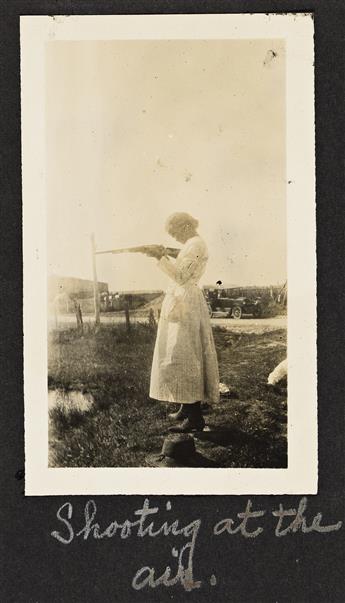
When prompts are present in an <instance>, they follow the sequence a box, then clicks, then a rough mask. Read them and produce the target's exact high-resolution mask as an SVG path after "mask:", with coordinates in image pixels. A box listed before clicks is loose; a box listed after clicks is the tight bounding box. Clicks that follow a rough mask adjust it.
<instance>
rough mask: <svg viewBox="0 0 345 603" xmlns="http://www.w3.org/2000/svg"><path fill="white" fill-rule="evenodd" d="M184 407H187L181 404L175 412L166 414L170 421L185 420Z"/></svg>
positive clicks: (186, 415)
mask: <svg viewBox="0 0 345 603" xmlns="http://www.w3.org/2000/svg"><path fill="white" fill-rule="evenodd" d="M186 406H188V405H187V404H181V405H180V408H179V409H178V411H177V412H170V413H169V414H168V417H169V418H170V419H173V420H174V421H183V419H187V417H188V414H187V411H186Z"/></svg>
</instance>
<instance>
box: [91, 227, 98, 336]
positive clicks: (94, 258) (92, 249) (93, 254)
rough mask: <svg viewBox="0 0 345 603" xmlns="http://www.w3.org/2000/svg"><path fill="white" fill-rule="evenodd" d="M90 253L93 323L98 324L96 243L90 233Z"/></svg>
mask: <svg viewBox="0 0 345 603" xmlns="http://www.w3.org/2000/svg"><path fill="white" fill-rule="evenodd" d="M91 254H92V273H93V299H94V304H95V325H99V324H100V303H99V291H98V280H97V270H96V245H95V236H94V234H93V233H92V235H91Z"/></svg>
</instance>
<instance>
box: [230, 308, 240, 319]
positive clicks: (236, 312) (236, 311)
mask: <svg viewBox="0 0 345 603" xmlns="http://www.w3.org/2000/svg"><path fill="white" fill-rule="evenodd" d="M241 316H242V308H241V307H240V306H235V307H234V308H233V309H232V317H233V318H241Z"/></svg>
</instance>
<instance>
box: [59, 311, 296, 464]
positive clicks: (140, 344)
mask: <svg viewBox="0 0 345 603" xmlns="http://www.w3.org/2000/svg"><path fill="white" fill-rule="evenodd" d="M215 320H217V323H216V324H217V326H214V327H213V329H214V336H215V342H216V348H217V355H218V361H219V368H220V378H221V382H223V383H224V384H226V385H227V386H228V388H229V392H228V393H227V394H226V395H224V396H222V397H221V401H220V403H219V404H215V405H212V406H209V407H205V408H204V413H205V418H206V421H207V430H206V431H204V432H202V433H200V434H196V443H197V449H198V451H199V452H201V454H202V455H204V457H205V463H206V465H205V466H217V467H285V466H286V463H287V442H286V423H287V390H286V386H282V387H281V388H279V389H276V390H273V391H272V390H269V389H267V387H266V381H267V376H268V374H269V372H270V371H271V370H272V369H273V368H274V366H275V365H276V364H278V363H279V362H280V361H281V360H282V359H283V358H284V357H285V356H286V328H284V327H282V326H281V324H282V323H281V322H280V319H279V320H277V319H261V320H260V319H256V320H255V321H253V320H252V319H241V320H239V321H234V320H232V319H230V320H227V322H226V325H225V326H222V325H221V323H220V322H219V320H222V319H215ZM256 323H257V324H256ZM155 335H156V333H155V329H154V328H153V327H152V325H149V323H144V324H133V325H132V328H131V331H130V332H129V333H127V332H126V330H125V325H123V324H105V325H102V326H101V327H100V329H99V330H98V331H97V332H95V331H94V328H93V327H91V326H88V328H85V329H84V333H83V334H80V333H78V332H77V330H76V329H75V328H68V329H64V330H58V331H54V332H52V333H51V334H50V341H49V373H48V375H49V377H48V386H49V390H50V394H51V395H52V394H53V392H54V391H55V392H60V393H61V392H62V393H63V397H64V403H63V404H61V403H57V404H55V405H53V407H52V408H51V409H50V411H49V415H50V428H49V443H50V465H51V466H55V467H75V466H77V467H129V466H131V467H133V466H146V465H147V461H146V457H147V455H148V454H149V453H152V452H157V453H159V452H160V450H161V447H162V442H163V439H164V435H165V434H167V433H168V426H169V424H170V423H169V420H168V417H167V415H168V412H170V411H171V410H172V405H165V404H162V403H158V402H156V401H154V400H151V399H150V398H149V397H148V391H149V379H150V369H151V361H152V353H153V346H154V341H155ZM68 392H81V393H83V394H86V395H87V396H88V400H89V399H90V397H91V398H92V400H93V403H92V404H91V405H90V404H88V405H87V407H86V409H83V408H82V406H79V407H76V406H75V405H73V404H72V403H70V404H69V403H68V396H67V398H66V394H68ZM66 399H67V402H66ZM168 407H169V408H168Z"/></svg>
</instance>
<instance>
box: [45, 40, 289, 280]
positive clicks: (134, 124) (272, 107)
mask: <svg viewBox="0 0 345 603" xmlns="http://www.w3.org/2000/svg"><path fill="white" fill-rule="evenodd" d="M46 142H47V144H46V182H47V208H48V211H47V220H48V224H47V247H48V274H58V275H61V276H76V277H81V278H92V263H91V246H90V235H91V233H92V232H93V233H94V235H95V241H96V247H97V249H99V250H101V249H112V248H118V247H129V246H134V245H140V244H145V243H162V244H167V245H170V246H177V244H176V242H175V241H174V240H173V239H171V238H170V237H169V236H168V235H167V234H166V233H165V230H164V224H165V221H166V218H167V217H168V216H169V215H170V214H171V213H173V212H175V211H187V212H189V213H191V214H192V215H193V216H195V217H196V218H198V220H199V223H200V228H199V232H200V235H201V236H202V237H203V238H204V239H205V241H206V243H207V246H208V251H209V261H208V265H207V269H206V272H205V274H204V276H203V278H202V281H201V284H215V283H216V281H218V280H221V281H222V282H223V283H224V284H227V285H270V284H279V283H282V282H284V281H285V279H286V175H285V161H286V157H285V154H286V148H285V147H286V141H285V49H284V42H283V41H282V40H193V41H189V40H186V41H185V40H171V41H169V40H153V41H151V40H150V41H135V40H133V41H132V40H123V41H119V40H116V41H87V42H80V41H78V42H69V41H67V42H66V41H58V42H48V43H47V45H46ZM97 273H98V278H99V280H101V281H106V282H108V283H109V288H110V290H112V291H119V290H135V289H140V290H141V289H162V288H165V287H166V286H167V284H168V283H167V276H166V275H165V274H163V273H162V272H161V271H160V270H159V269H158V268H157V265H156V261H155V260H153V259H151V258H147V257H146V256H143V255H139V254H130V255H128V254H126V255H101V256H98V257H97Z"/></svg>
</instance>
